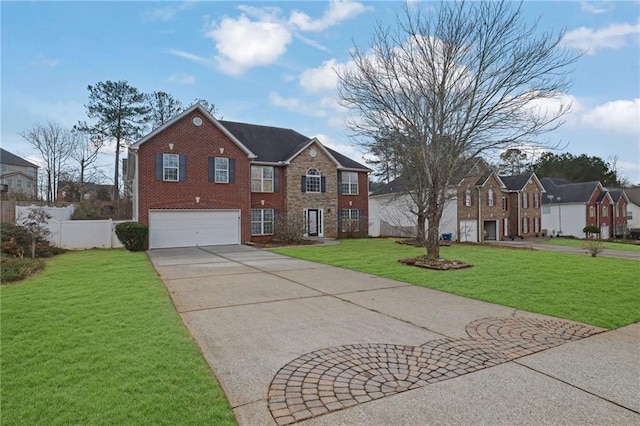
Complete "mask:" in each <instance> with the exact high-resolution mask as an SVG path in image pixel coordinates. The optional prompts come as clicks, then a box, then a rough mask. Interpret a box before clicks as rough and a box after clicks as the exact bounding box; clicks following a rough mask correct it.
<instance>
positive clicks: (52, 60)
mask: <svg viewBox="0 0 640 426" xmlns="http://www.w3.org/2000/svg"><path fill="white" fill-rule="evenodd" d="M411 6H412V7H418V8H420V9H421V10H422V11H423V12H424V13H429V11H432V10H433V8H434V7H435V6H437V3H433V2H429V1H415V0H414V1H413V2H411ZM0 7H1V10H0V13H1V35H2V41H1V48H2V50H1V55H2V57H1V59H2V65H1V93H0V96H1V100H2V101H1V123H0V125H1V137H2V139H1V145H2V147H3V148H4V149H6V150H8V151H10V152H13V153H14V154H17V155H20V156H22V157H25V158H27V159H29V160H32V161H34V162H38V161H39V160H38V153H37V152H36V151H34V150H33V149H32V148H31V147H30V145H29V144H28V143H27V142H26V141H25V140H24V139H23V138H22V137H21V136H20V135H19V133H20V132H23V131H26V130H28V129H30V128H32V127H33V126H34V125H36V124H38V123H46V122H47V121H55V122H58V123H60V124H61V125H63V126H68V127H71V126H73V125H74V124H76V123H77V122H78V121H79V120H87V117H86V107H85V105H86V104H87V102H88V94H89V92H88V90H87V86H88V85H95V84H96V83H98V82H102V81H107V80H112V81H118V80H126V81H127V82H128V83H129V84H130V85H131V86H133V87H136V88H137V89H138V90H140V91H141V92H145V93H150V92H154V91H164V92H167V93H169V94H171V95H173V96H174V97H176V98H178V99H180V100H181V101H182V102H183V103H184V104H185V105H188V104H190V103H191V102H192V101H193V100H194V99H195V98H201V99H206V100H208V101H209V102H211V103H213V104H215V106H216V108H217V117H218V118H223V119H224V120H230V121H240V122H245V123H252V124H261V125H268V126H276V127H284V128H292V129H294V130H296V131H297V132H299V133H302V134H304V135H307V136H309V137H317V138H318V139H319V140H320V141H321V142H322V143H324V144H325V145H327V146H329V147H331V148H334V149H336V150H338V151H339V152H341V153H343V154H345V155H348V156H350V157H351V158H353V159H354V160H357V161H360V162H364V158H370V156H369V155H367V153H366V152H362V150H361V148H360V147H359V146H358V145H357V144H356V142H355V140H354V138H353V135H351V134H350V132H349V131H348V129H347V128H346V127H345V121H344V118H345V117H346V115H347V114H348V111H347V110H345V109H344V108H343V107H341V106H340V105H339V104H338V102H337V99H336V92H337V78H336V74H335V70H342V69H345V67H348V66H349V63H350V59H351V57H350V51H351V49H352V48H353V46H354V45H355V46H358V47H359V48H364V49H366V48H367V47H368V46H369V42H370V41H371V38H372V35H373V31H374V27H375V26H376V25H378V24H380V25H385V26H393V25H394V23H395V21H396V16H397V15H398V14H401V13H402V3H401V2H397V1H380V2H369V1H362V2H356V1H331V2H324V1H304V2H303V1H291V2H282V1H257V2H256V1H254V2H235V1H220V2H204V1H202V2H199V1H198V2H193V1H187V2H147V1H138V2H119V1H114V2H90V1H73V2H58V1H51V2H31V1H19V2H12V1H2V2H1V3H0ZM523 10H524V16H525V19H526V21H527V22H530V23H531V22H533V21H534V20H535V19H537V18H539V23H538V29H539V31H541V32H542V31H552V32H555V33H558V32H559V31H561V30H564V31H566V33H565V36H564V39H563V44H564V45H565V46H566V47H568V48H570V49H576V51H578V50H582V51H584V52H585V54H584V56H582V58H581V59H580V60H579V62H578V63H577V65H576V67H575V69H574V70H573V72H572V74H571V78H572V80H573V84H572V86H571V88H570V90H568V92H567V93H563V94H561V98H562V99H563V100H564V101H568V102H571V104H572V109H571V112H570V113H569V114H568V115H567V116H566V123H565V124H564V125H563V126H562V127H561V128H559V129H557V130H554V131H553V132H551V133H549V134H547V135H545V139H546V140H548V141H549V142H551V143H557V144H560V145H561V146H562V147H563V148H564V149H563V150H561V151H557V153H560V152H570V153H572V154H574V155H580V154H587V155H590V156H598V157H600V158H602V159H604V160H605V161H608V162H611V163H612V162H613V161H614V160H615V165H616V169H617V170H618V172H619V173H620V174H621V175H622V176H623V177H625V178H627V179H628V180H629V181H630V182H631V183H632V184H640V2H639V1H637V0H636V1H589V2H579V1H566V2H556V1H553V2H538V1H525V2H524V4H523ZM108 148H110V149H112V147H108ZM112 154H113V153H112V152H105V153H104V154H103V155H102V157H101V160H100V161H101V164H104V165H105V169H106V170H107V173H106V176H110V173H111V172H110V171H111V170H112V161H113V155H112Z"/></svg>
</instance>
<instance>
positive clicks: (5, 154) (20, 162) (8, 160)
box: [0, 148, 38, 168]
mask: <svg viewBox="0 0 640 426" xmlns="http://www.w3.org/2000/svg"><path fill="white" fill-rule="evenodd" d="M0 163H2V164H13V165H15V166H22V167H36V168H37V167H38V166H36V165H35V164H33V163H31V162H29V161H27V160H25V159H24V158H22V157H18V156H17V155H15V154H12V153H10V152H9V151H7V150H4V149H2V148H0Z"/></svg>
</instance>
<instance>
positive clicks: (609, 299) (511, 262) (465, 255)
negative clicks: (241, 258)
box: [274, 239, 640, 328]
mask: <svg viewBox="0 0 640 426" xmlns="http://www.w3.org/2000/svg"><path fill="white" fill-rule="evenodd" d="M274 251H276V252H278V253H282V254H286V255H289V256H293V257H297V258H301V259H307V260H312V261H316V262H321V263H326V264H330V265H335V266H341V267H344V268H348V269H354V270H356V271H362V272H367V273H371V274H374V275H379V276H383V277H387V278H391V279H395V280H398V281H403V282H407V283H412V284H417V285H421V286H424V287H429V288H433V289H437V290H442V291H446V292H449V293H454V294H459V295H461V296H467V297H471V298H474V299H479V300H484V301H487V302H492V303H497V304H500V305H505V306H511V307H514V308H517V309H522V310H525V311H531V312H538V313H541V314H547V315H552V316H556V317H560V318H567V319H571V320H574V321H579V322H584V323H588V324H593V325H597V326H600V327H606V328H617V327H621V326H623V325H627V324H631V323H634V322H637V321H640V285H638V276H639V272H640V262H637V261H634V260H623V259H613V258H605V257H596V258H592V257H589V256H580V255H575V254H564V253H553V252H545V251H533V250H517V249H508V248H494V247H486V246H475V245H462V244H454V245H452V246H451V247H441V253H440V255H441V256H442V257H444V258H447V259H456V260H462V261H465V262H468V263H472V264H473V265H475V266H474V267H473V268H467V269H461V270H456V271H432V270H425V269H420V268H416V267H412V266H405V265H402V264H400V263H398V259H401V258H406V257H415V256H419V255H422V254H425V250H424V249H422V248H415V247H409V246H406V245H399V244H396V243H395V241H394V240H392V239H359V240H348V239H347V240H342V241H341V244H340V245H336V246H310V247H300V248H286V249H275V250H274Z"/></svg>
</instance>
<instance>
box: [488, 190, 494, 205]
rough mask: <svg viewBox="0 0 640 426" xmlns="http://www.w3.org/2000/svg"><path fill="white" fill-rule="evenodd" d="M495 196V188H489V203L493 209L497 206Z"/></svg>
mask: <svg viewBox="0 0 640 426" xmlns="http://www.w3.org/2000/svg"><path fill="white" fill-rule="evenodd" d="M493 196H494V194H493V188H489V192H487V203H488V204H489V207H493V205H494V204H495V201H494V199H493Z"/></svg>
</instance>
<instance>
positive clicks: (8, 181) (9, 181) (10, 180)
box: [5, 179, 13, 188]
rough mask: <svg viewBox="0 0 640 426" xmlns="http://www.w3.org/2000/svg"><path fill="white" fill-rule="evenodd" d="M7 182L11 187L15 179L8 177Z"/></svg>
mask: <svg viewBox="0 0 640 426" xmlns="http://www.w3.org/2000/svg"><path fill="white" fill-rule="evenodd" d="M5 182H6V183H7V186H8V187H9V188H11V187H12V186H13V180H12V179H7V180H6V181H5Z"/></svg>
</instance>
